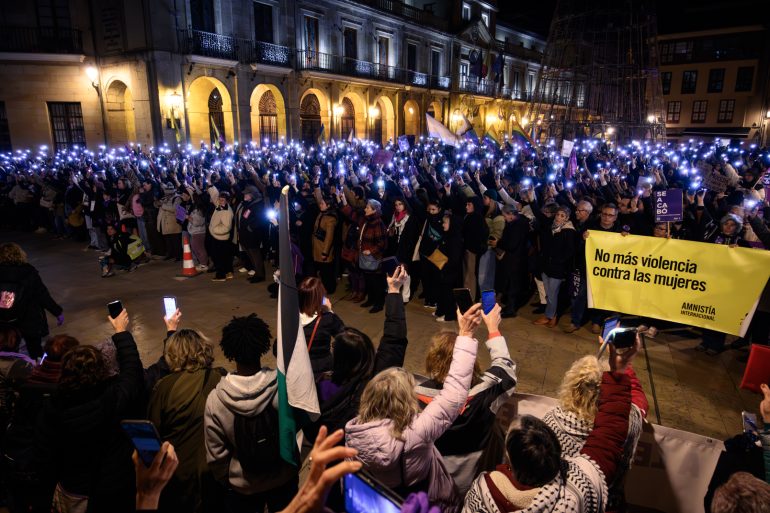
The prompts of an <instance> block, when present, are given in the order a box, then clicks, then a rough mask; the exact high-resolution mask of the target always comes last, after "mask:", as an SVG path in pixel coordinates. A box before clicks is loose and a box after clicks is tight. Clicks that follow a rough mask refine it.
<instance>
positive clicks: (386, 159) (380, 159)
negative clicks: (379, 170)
mask: <svg viewBox="0 0 770 513" xmlns="http://www.w3.org/2000/svg"><path fill="white" fill-rule="evenodd" d="M393 155H395V153H393V152H392V151H388V150H377V152H376V153H375V154H374V155H373V156H372V164H374V165H375V166H387V165H388V164H390V162H391V161H392V160H393Z"/></svg>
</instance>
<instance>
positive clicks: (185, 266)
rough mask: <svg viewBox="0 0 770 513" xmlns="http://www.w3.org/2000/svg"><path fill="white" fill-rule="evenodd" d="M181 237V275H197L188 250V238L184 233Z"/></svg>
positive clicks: (190, 276) (190, 252)
mask: <svg viewBox="0 0 770 513" xmlns="http://www.w3.org/2000/svg"><path fill="white" fill-rule="evenodd" d="M182 237H183V238H182V251H183V252H184V255H183V256H182V276H186V277H188V278H192V277H194V276H198V274H199V273H198V270H197V269H196V268H195V264H193V257H192V251H190V240H189V239H188V238H187V234H186V233H185V234H183V235H182Z"/></svg>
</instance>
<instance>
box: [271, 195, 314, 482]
mask: <svg viewBox="0 0 770 513" xmlns="http://www.w3.org/2000/svg"><path fill="white" fill-rule="evenodd" d="M278 223H279V224H278V251H279V259H280V267H279V268H280V270H281V278H280V280H281V281H280V284H279V288H278V351H277V353H278V358H277V360H278V437H279V440H280V448H281V458H283V459H284V460H285V461H286V462H288V463H290V464H292V465H295V466H296V467H298V468H299V465H300V461H299V450H298V447H297V433H298V432H299V430H300V429H302V427H303V426H305V425H306V424H308V423H309V422H312V421H313V420H315V419H317V418H318V417H319V416H320V415H321V408H320V407H319V406H318V395H317V394H316V388H315V380H314V379H313V369H312V367H311V366H310V355H309V354H308V350H307V342H305V332H304V331H303V330H302V325H301V324H300V322H299V295H298V293H297V282H296V280H295V278H294V262H293V261H292V253H291V241H290V240H289V186H288V185H287V186H286V187H284V188H283V190H282V191H281V201H280V206H279V212H278Z"/></svg>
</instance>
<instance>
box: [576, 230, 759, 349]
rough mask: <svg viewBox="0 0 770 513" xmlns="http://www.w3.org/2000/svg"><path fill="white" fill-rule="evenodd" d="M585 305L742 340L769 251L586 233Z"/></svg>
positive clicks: (592, 232)
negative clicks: (586, 287) (709, 331)
mask: <svg viewBox="0 0 770 513" xmlns="http://www.w3.org/2000/svg"><path fill="white" fill-rule="evenodd" d="M586 269H587V274H588V276H587V278H588V280H587V284H588V305H589V306H591V307H593V308H601V309H602V310H610V311H613V312H621V313H628V314H634V315H641V316H645V317H653V318H655V319H663V320H667V321H673V322H677V323H681V324H687V325H690V326H699V327H702V328H708V329H712V330H715V331H721V332H724V333H730V334H733V335H740V336H743V335H744V334H745V333H746V329H748V326H749V323H750V322H751V317H752V316H753V315H754V310H755V309H756V306H757V302H758V300H759V295H760V294H761V293H762V289H764V287H765V283H767V279H768V277H770V251H765V250H759V249H748V248H731V247H729V246H724V245H720V244H707V243H703V242H690V241H683V240H674V239H663V238H658V237H640V236H636V235H628V236H626V237H623V236H622V235H620V234H619V233H607V232H600V231H591V232H590V236H589V237H588V239H587V240H586Z"/></svg>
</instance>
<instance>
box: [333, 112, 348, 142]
mask: <svg viewBox="0 0 770 513" xmlns="http://www.w3.org/2000/svg"><path fill="white" fill-rule="evenodd" d="M344 112H345V107H343V106H342V105H340V104H339V103H338V104H336V105H335V106H334V107H332V114H334V124H335V125H336V126H339V131H340V139H342V123H341V122H340V118H341V117H342V114H344ZM332 133H333V132H332Z"/></svg>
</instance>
